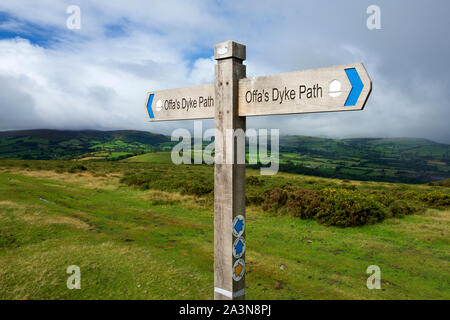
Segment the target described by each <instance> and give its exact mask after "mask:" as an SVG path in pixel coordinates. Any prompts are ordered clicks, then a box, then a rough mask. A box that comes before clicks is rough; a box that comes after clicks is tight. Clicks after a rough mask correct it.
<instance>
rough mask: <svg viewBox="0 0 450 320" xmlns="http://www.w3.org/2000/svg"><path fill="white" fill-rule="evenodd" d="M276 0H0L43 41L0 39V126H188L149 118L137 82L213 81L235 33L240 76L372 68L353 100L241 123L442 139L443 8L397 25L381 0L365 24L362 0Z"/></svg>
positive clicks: (19, 26)
mask: <svg viewBox="0 0 450 320" xmlns="http://www.w3.org/2000/svg"><path fill="white" fill-rule="evenodd" d="M411 3H413V4H416V7H417V8H416V7H414V6H413V5H409V6H405V8H404V10H405V12H408V14H409V15H410V16H411V17H417V16H420V14H422V13H423V12H424V10H431V11H432V13H433V15H434V16H436V15H440V14H443V12H445V11H446V10H443V8H446V7H450V6H449V5H447V4H446V2H438V1H436V3H437V5H436V7H432V6H427V7H426V8H422V7H420V6H418V5H417V3H419V2H416V1H414V2H413V1H410V2H408V4H411ZM69 4H77V5H79V6H80V7H81V14H82V20H81V30H79V31H70V30H68V29H66V28H65V26H66V19H67V17H68V15H67V14H66V11H65V10H66V8H67V6H68V5H69ZM324 6H327V8H324ZM397 6H398V7H401V5H400V4H399V5H397ZM276 7H277V10H272V9H273V3H270V2H264V1H263V2H261V1H248V2H247V1H246V2H241V1H240V2H233V1H232V2H229V1H216V2H211V1H206V0H197V1H189V2H188V1H137V0H128V1H126V2H123V1H110V0H99V1H95V2H93V1H86V0H80V1H51V0H42V1H32V0H30V1H3V2H2V3H0V12H1V11H3V12H7V13H8V14H9V16H10V17H13V18H12V19H10V20H7V21H5V22H3V23H2V22H0V31H5V30H6V31H9V32H12V33H17V34H21V36H22V37H27V36H29V35H30V34H33V32H36V34H37V35H38V36H39V39H40V40H45V41H47V42H48V44H47V43H46V44H45V45H38V44H36V43H40V42H39V41H35V42H32V43H30V42H29V41H28V40H23V39H20V38H18V39H3V40H0V87H1V88H2V89H1V90H0V111H1V113H2V120H1V121H0V130H3V129H23V128H42V127H48V128H72V129H80V128H91V129H140V130H150V131H155V132H164V133H170V131H171V129H172V128H175V127H178V126H183V127H187V128H189V127H190V126H192V125H191V122H168V123H157V124H155V123H151V124H150V123H148V122H147V121H146V114H145V97H146V92H147V91H150V90H158V89H168V88H176V87H183V86H187V85H196V84H201V83H210V82H212V81H213V74H214V68H213V65H214V63H215V62H214V60H213V59H212V58H211V55H212V48H213V46H214V44H215V43H218V42H221V41H224V40H227V39H234V40H236V41H239V42H242V43H245V44H246V45H247V57H248V58H247V62H246V64H247V74H248V76H259V75H266V74H273V73H278V72H286V71H295V70H300V69H308V68H316V67H325V66H328V65H336V64H345V63H351V62H359V61H363V62H364V63H365V65H366V68H367V70H368V72H369V74H370V75H371V77H372V80H373V88H374V89H373V93H372V96H371V98H370V100H369V102H368V104H367V106H366V110H364V111H363V112H351V113H349V112H345V113H333V114H315V115H293V116H277V117H256V118H250V119H249V121H248V124H249V126H256V127H267V128H281V129H282V130H281V133H282V134H283V133H284V134H288V133H289V134H294V133H295V134H306V135H328V136H340V137H346V136H380V135H382V136H418V137H427V138H431V139H435V140H439V141H446V142H450V131H449V129H448V125H447V119H448V117H449V116H450V108H448V100H449V98H450V94H449V93H448V91H447V87H448V85H449V80H448V75H447V74H448V73H447V72H445V71H446V70H445V69H446V68H443V67H441V66H443V65H448V62H447V59H448V55H449V51H450V50H449V45H448V44H445V43H444V42H443V41H442V39H443V37H442V35H440V34H439V30H447V29H448V28H445V25H447V26H448V19H447V20H446V19H444V20H439V19H438V18H435V19H432V18H433V17H434V16H433V15H431V14H430V13H428V16H429V17H431V18H429V19H428V20H426V21H425V22H423V21H422V22H421V23H420V24H419V23H418V22H416V23H418V25H417V26H415V27H414V26H411V25H410V24H408V27H409V28H410V30H409V31H408V32H409V33H408V32H406V31H405V30H404V29H403V28H402V27H403V25H404V24H405V23H409V22H408V21H406V17H405V18H404V19H403V20H401V21H397V20H395V21H394V20H389V17H390V16H392V15H393V14H394V13H395V12H397V11H396V10H398V9H397V8H398V7H394V6H393V5H392V4H391V3H390V2H383V1H382V2H381V9H382V12H383V17H384V19H385V20H383V21H384V24H383V30H381V31H379V32H378V31H368V30H367V28H366V27H365V19H364V17H365V9H366V7H367V5H365V4H364V3H362V2H358V3H357V4H356V3H353V4H345V5H343V4H339V5H337V4H331V3H328V4H317V2H314V1H306V2H304V3H303V2H302V4H301V5H300V4H299V2H298V1H287V2H285V3H283V5H280V6H276ZM410 7H412V8H413V9H410ZM324 9H327V10H324ZM408 10H412V11H408ZM444 16H445V15H444ZM445 21H447V22H445ZM394 23H395V25H394ZM36 26H38V29H36ZM443 26H444V28H443ZM377 32H378V33H377ZM410 33H414V34H418V35H421V36H420V38H421V39H422V40H421V41H423V42H424V44H423V45H420V44H419V43H418V42H417V40H416V39H415V38H414V37H410V36H408V34H410ZM424 34H429V35H430V34H431V35H432V39H431V40H430V39H428V38H426V37H424V36H423V35H424ZM42 38H43V39H42ZM433 39H434V40H433ZM431 43H432V44H433V46H434V47H435V48H436V50H434V51H433V52H432V53H427V54H428V55H431V54H433V55H434V56H433V59H425V57H424V54H425V53H424V49H423V47H424V46H426V45H428V46H430V45H431ZM399 50H403V51H401V52H399ZM399 57H401V59H399ZM447 69H448V68H447ZM24 114H26V115H27V116H23V115H24ZM207 123H208V124H209V125H211V124H212V122H211V121H208V122H207ZM205 126H206V124H205Z"/></svg>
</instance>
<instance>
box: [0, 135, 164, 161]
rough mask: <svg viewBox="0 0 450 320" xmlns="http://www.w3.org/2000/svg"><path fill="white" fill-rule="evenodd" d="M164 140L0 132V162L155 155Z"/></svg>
mask: <svg viewBox="0 0 450 320" xmlns="http://www.w3.org/2000/svg"><path fill="white" fill-rule="evenodd" d="M167 142H170V139H169V138H168V137H167V136H164V135H161V134H154V133H150V132H144V131H134V130H119V131H95V130H81V131H68V130H25V131H4V132H0V158H6V159H43V160H48V159H73V158H79V157H94V158H96V157H97V158H109V159H114V158H120V157H126V156H131V155H135V154H140V153H144V152H152V151H159V150H161V149H162V148H163V147H164V144H165V143H167Z"/></svg>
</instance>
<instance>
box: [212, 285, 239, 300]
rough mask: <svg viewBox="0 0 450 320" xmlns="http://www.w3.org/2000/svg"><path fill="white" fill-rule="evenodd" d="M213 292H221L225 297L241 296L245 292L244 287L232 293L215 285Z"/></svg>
mask: <svg viewBox="0 0 450 320" xmlns="http://www.w3.org/2000/svg"><path fill="white" fill-rule="evenodd" d="M214 292H217V293H220V294H223V295H224V296H225V297H228V298H237V297H240V296H243V295H244V294H245V288H244V289H241V290H239V291H237V292H235V293H232V292H231V291H228V290H225V289H222V288H217V287H215V288H214Z"/></svg>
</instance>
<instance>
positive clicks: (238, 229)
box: [234, 220, 243, 233]
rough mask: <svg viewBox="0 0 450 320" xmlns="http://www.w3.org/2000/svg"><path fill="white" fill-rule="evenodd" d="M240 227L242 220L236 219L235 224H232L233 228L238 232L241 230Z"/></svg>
mask: <svg viewBox="0 0 450 320" xmlns="http://www.w3.org/2000/svg"><path fill="white" fill-rule="evenodd" d="M242 227H243V225H242V220H238V221H237V222H236V224H235V225H234V229H235V230H236V231H237V232H238V233H239V232H241V231H242Z"/></svg>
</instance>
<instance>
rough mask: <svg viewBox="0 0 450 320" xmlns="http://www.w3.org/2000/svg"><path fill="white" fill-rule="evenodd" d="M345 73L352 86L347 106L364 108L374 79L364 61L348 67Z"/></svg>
mask: <svg viewBox="0 0 450 320" xmlns="http://www.w3.org/2000/svg"><path fill="white" fill-rule="evenodd" d="M345 73H346V75H347V78H348V80H349V82H350V84H351V86H352V88H351V90H350V93H349V94H348V97H347V100H346V102H345V106H346V107H355V106H359V108H358V109H359V110H363V109H364V106H365V104H366V101H367V99H368V97H369V95H370V92H371V91H372V80H371V79H370V77H369V75H368V73H367V71H366V69H365V68H364V65H363V64H362V63H359V64H356V65H355V66H354V67H350V68H346V69H345Z"/></svg>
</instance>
